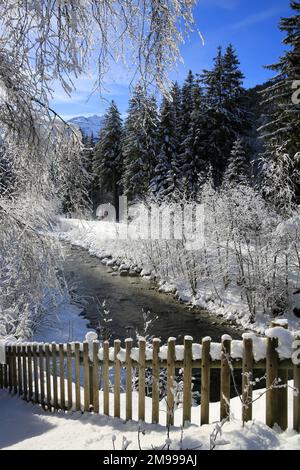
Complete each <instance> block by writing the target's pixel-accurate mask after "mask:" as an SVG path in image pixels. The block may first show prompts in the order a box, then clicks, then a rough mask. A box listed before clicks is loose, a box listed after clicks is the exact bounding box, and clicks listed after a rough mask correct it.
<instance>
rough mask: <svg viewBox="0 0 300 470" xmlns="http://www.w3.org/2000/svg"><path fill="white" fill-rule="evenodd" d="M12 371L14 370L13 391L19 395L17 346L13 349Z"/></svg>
mask: <svg viewBox="0 0 300 470" xmlns="http://www.w3.org/2000/svg"><path fill="white" fill-rule="evenodd" d="M12 370H13V389H14V394H15V395H16V394H17V393H18V378H17V346H15V345H13V347H12Z"/></svg>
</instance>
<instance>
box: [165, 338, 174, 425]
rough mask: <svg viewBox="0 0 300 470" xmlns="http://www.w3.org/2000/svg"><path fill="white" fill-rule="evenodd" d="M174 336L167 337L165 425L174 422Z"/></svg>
mask: <svg viewBox="0 0 300 470" xmlns="http://www.w3.org/2000/svg"><path fill="white" fill-rule="evenodd" d="M175 343H176V339H175V338H169V339H168V357H167V425H172V424H174V385H175V384H174V382H175V360H176V356H175Z"/></svg>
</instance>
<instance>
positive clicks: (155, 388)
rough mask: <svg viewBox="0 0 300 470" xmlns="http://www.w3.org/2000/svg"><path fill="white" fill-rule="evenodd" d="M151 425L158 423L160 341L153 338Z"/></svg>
mask: <svg viewBox="0 0 300 470" xmlns="http://www.w3.org/2000/svg"><path fill="white" fill-rule="evenodd" d="M152 345H153V347H152V350H153V357H152V423H154V424H156V423H158V422H159V372H160V369H159V347H160V339H159V338H154V339H153V342H152Z"/></svg>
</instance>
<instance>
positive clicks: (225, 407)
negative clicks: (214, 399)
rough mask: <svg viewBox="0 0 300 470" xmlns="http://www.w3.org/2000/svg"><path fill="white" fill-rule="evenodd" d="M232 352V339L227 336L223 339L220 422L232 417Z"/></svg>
mask: <svg viewBox="0 0 300 470" xmlns="http://www.w3.org/2000/svg"><path fill="white" fill-rule="evenodd" d="M230 352H231V339H229V338H228V337H227V336H225V337H222V352H221V394H220V421H222V420H223V419H226V418H228V417H229V415H230V379H231V371H230V364H229V360H230V359H229V357H230Z"/></svg>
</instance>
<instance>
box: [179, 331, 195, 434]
mask: <svg viewBox="0 0 300 470" xmlns="http://www.w3.org/2000/svg"><path fill="white" fill-rule="evenodd" d="M192 347H193V338H192V337H191V336H185V337H184V364H183V413H182V422H183V425H185V423H186V422H190V421H191V408H192V361H193V353H192Z"/></svg>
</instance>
